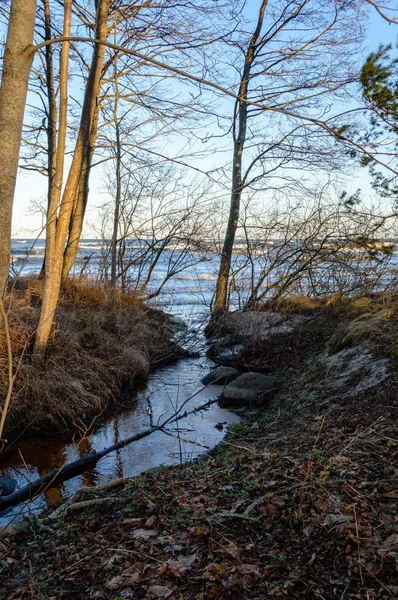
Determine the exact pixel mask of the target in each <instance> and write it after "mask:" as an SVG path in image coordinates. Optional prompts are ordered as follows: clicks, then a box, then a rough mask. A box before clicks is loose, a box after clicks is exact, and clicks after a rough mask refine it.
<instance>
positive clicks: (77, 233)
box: [62, 102, 99, 281]
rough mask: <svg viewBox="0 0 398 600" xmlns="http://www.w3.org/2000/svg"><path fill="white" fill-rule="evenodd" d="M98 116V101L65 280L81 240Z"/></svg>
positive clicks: (72, 224) (71, 228)
mask: <svg viewBox="0 0 398 600" xmlns="http://www.w3.org/2000/svg"><path fill="white" fill-rule="evenodd" d="M98 116H99V103H98V102H97V104H96V107H95V111H94V117H93V123H92V127H91V132H90V143H89V145H88V147H87V150H86V152H85V156H84V160H83V165H82V170H81V173H80V181H79V186H78V190H77V192H76V197H75V200H74V203H73V210H72V215H71V220H70V224H69V234H68V241H67V243H66V248H65V252H64V258H63V263H62V281H65V280H66V279H67V278H68V276H69V273H70V272H71V269H72V267H73V265H74V263H75V260H76V256H77V252H78V249H79V241H80V237H81V234H82V230H83V221H84V215H85V212H86V207H87V201H88V194H89V182H90V171H91V165H92V162H93V156H94V150H95V143H96V139H97V130H98Z"/></svg>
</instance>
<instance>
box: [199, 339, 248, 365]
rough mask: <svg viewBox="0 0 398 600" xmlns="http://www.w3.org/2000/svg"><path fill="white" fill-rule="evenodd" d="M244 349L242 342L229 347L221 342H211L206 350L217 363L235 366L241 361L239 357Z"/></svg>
mask: <svg viewBox="0 0 398 600" xmlns="http://www.w3.org/2000/svg"><path fill="white" fill-rule="evenodd" d="M242 350H243V345H242V344H235V345H234V346H232V347H230V348H228V347H225V346H221V345H220V344H211V345H210V346H209V348H208V350H207V352H206V356H207V357H208V358H211V360H213V361H214V362H216V363H221V364H222V365H225V366H234V365H236V364H238V363H239V358H240V355H241V353H242Z"/></svg>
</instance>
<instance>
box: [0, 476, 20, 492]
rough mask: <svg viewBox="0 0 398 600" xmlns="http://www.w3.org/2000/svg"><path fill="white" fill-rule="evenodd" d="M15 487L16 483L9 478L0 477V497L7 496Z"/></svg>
mask: <svg viewBox="0 0 398 600" xmlns="http://www.w3.org/2000/svg"><path fill="white" fill-rule="evenodd" d="M16 487H17V482H16V481H15V479H12V478H11V477H0V496H9V495H10V494H12V493H13V491H14V490H15V488H16Z"/></svg>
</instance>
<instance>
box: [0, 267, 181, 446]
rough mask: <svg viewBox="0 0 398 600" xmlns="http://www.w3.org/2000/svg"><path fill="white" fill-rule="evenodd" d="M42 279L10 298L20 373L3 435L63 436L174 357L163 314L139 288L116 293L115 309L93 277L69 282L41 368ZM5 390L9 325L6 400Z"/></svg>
mask: <svg viewBox="0 0 398 600" xmlns="http://www.w3.org/2000/svg"><path fill="white" fill-rule="evenodd" d="M42 285H43V284H42V282H41V281H39V280H37V279H32V278H23V279H20V280H18V281H17V282H15V284H14V286H13V288H12V290H11V293H10V294H9V296H8V298H7V300H6V308H7V309H8V319H9V325H10V335H11V343H12V351H13V360H14V371H16V372H17V375H16V380H15V384H14V389H13V394H12V401H11V408H10V412H9V414H8V416H7V420H6V429H5V437H6V438H8V440H10V439H12V438H14V437H15V436H16V435H26V434H34V433H40V434H41V435H43V434H47V435H53V434H63V433H66V432H68V431H70V430H73V429H78V428H84V427H85V426H87V425H88V424H89V423H91V422H92V421H93V419H94V418H95V417H97V416H98V415H100V414H101V415H103V414H104V413H106V412H109V410H110V409H111V408H114V407H116V406H117V405H118V404H121V402H122V401H123V399H124V400H126V398H127V397H129V394H130V393H131V391H132V389H133V388H134V387H135V386H136V385H137V384H138V383H139V382H143V381H144V380H145V379H146V377H147V376H148V373H149V371H150V369H151V367H152V366H154V365H155V364H156V363H157V362H160V361H164V360H166V359H168V358H169V359H171V358H172V355H173V352H175V348H174V347H173V345H172V344H171V343H170V328H168V327H167V323H166V320H165V316H164V315H163V314H162V313H160V312H159V311H154V310H151V309H148V308H147V307H145V306H144V305H143V304H142V302H140V300H139V299H138V298H137V296H136V295H135V294H133V293H125V294H120V293H119V294H118V295H117V298H116V307H115V309H114V310H113V311H112V312H110V311H109V310H108V305H109V292H108V290H106V289H104V288H103V287H101V286H99V285H98V284H95V283H91V282H88V281H76V280H73V281H70V282H68V283H67V285H66V286H65V287H64V289H63V292H62V297H61V299H60V302H59V305H58V307H57V310H56V314H55V323H56V325H55V326H54V329H53V333H52V337H51V341H50V345H49V348H48V352H47V355H46V358H45V361H44V364H43V365H36V364H33V363H32V360H31V351H32V347H33V341H34V334H35V329H36V326H37V322H38V317H39V311H40V304H41V296H42ZM6 389H7V357H6V346H5V337H4V329H3V327H2V328H1V331H0V397H2V398H4V397H5V393H6Z"/></svg>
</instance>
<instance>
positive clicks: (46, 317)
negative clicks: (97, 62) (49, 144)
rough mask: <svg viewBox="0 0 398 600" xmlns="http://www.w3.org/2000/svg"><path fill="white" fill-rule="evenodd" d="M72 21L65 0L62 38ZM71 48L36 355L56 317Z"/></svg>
mask: <svg viewBox="0 0 398 600" xmlns="http://www.w3.org/2000/svg"><path fill="white" fill-rule="evenodd" d="M71 21H72V0H65V2H64V26H63V36H64V37H69V36H70V29H71ZM69 49H70V43H69V42H63V43H62V51H61V62H60V68H59V122H58V144H57V153H56V169H55V173H54V177H53V179H52V185H51V190H50V200H49V205H48V211H47V222H46V255H45V279H44V292H43V304H42V309H41V313H40V319H39V324H38V329H37V334H36V341H35V354H37V352H36V349H40V348H41V345H40V340H41V339H42V338H43V336H47V339H48V336H49V335H50V331H51V327H52V322H53V314H54V311H48V310H47V307H48V305H49V294H51V289H52V288H51V286H52V282H53V281H54V280H55V279H56V276H57V271H58V265H57V255H56V241H57V240H56V238H57V219H58V217H57V211H58V205H59V202H60V198H61V192H62V182H63V176H64V166H65V149H66V131H67V118H68V74H69ZM57 301H58V297H57V298H56V300H55V304H54V309H55V305H56V303H57Z"/></svg>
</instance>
